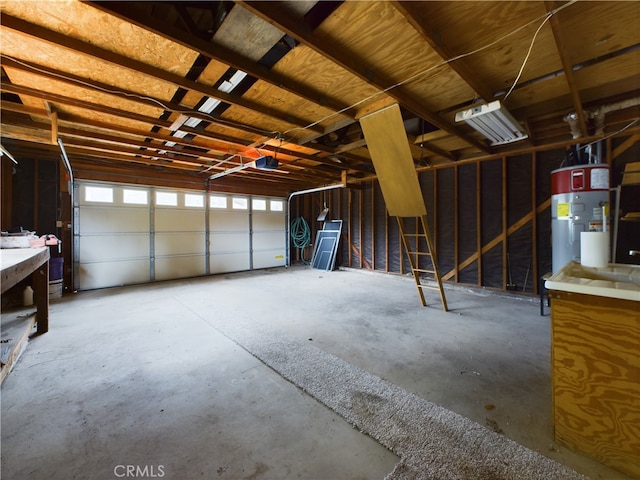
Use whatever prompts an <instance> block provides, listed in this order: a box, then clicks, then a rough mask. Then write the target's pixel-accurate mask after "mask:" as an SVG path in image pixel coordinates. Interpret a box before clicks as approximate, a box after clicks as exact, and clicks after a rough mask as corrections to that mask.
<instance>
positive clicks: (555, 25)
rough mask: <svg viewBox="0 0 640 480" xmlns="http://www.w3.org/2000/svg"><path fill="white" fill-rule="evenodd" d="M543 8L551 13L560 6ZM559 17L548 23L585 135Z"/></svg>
mask: <svg viewBox="0 0 640 480" xmlns="http://www.w3.org/2000/svg"><path fill="white" fill-rule="evenodd" d="M544 3H545V6H546V9H547V12H551V11H552V10H555V9H556V8H558V7H559V6H561V5H562V3H561V2H555V1H545V2H544ZM559 15H561V14H558V15H553V16H552V17H551V18H550V19H549V23H550V24H551V31H552V32H553V38H554V39H555V42H556V48H557V50H558V55H559V56H560V61H561V63H562V70H563V71H564V77H565V78H566V80H567V85H568V87H569V92H570V93H571V100H572V101H573V108H574V109H575V111H576V115H577V116H578V125H579V126H580V130H581V131H582V134H583V135H586V134H587V121H586V120H585V116H584V110H583V108H582V101H581V100H580V93H579V92H578V87H577V85H576V81H575V78H574V76H573V68H572V67H573V62H572V60H571V55H570V53H569V49H568V48H567V46H566V41H565V38H564V36H565V35H564V31H563V30H562V27H561V25H560V19H559V18H558V17H559Z"/></svg>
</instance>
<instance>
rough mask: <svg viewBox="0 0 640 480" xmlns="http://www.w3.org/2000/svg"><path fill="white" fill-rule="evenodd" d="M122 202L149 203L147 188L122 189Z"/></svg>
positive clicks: (132, 203)
mask: <svg viewBox="0 0 640 480" xmlns="http://www.w3.org/2000/svg"><path fill="white" fill-rule="evenodd" d="M122 202H123V203H126V204H130V205H148V203H149V196H148V195H147V192H146V190H130V189H127V188H125V189H123V190H122Z"/></svg>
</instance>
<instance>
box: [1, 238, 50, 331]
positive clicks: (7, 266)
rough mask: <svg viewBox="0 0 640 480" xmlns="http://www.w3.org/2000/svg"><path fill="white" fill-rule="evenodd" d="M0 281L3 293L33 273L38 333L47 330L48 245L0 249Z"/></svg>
mask: <svg viewBox="0 0 640 480" xmlns="http://www.w3.org/2000/svg"><path fill="white" fill-rule="evenodd" d="M0 268H1V274H0V275H1V283H0V286H1V287H2V291H1V292H0V293H4V292H6V291H7V290H9V289H10V288H11V287H13V286H14V285H16V284H17V283H18V282H20V281H22V280H24V279H25V278H27V277H28V276H29V275H32V274H33V277H32V278H33V281H32V288H33V296H34V300H35V302H36V308H37V311H36V322H37V324H38V329H37V332H38V333H39V334H42V333H47V331H48V330H49V247H43V248H3V249H0Z"/></svg>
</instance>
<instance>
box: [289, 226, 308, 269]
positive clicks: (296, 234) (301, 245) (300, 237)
mask: <svg viewBox="0 0 640 480" xmlns="http://www.w3.org/2000/svg"><path fill="white" fill-rule="evenodd" d="M291 240H292V241H293V246H294V247H295V248H298V249H299V250H300V258H301V259H302V261H303V263H308V261H307V260H305V258H304V249H305V248H307V247H308V246H309V245H311V229H310V228H309V224H308V223H307V221H306V220H305V219H304V218H303V217H298V218H294V219H293V220H292V221H291Z"/></svg>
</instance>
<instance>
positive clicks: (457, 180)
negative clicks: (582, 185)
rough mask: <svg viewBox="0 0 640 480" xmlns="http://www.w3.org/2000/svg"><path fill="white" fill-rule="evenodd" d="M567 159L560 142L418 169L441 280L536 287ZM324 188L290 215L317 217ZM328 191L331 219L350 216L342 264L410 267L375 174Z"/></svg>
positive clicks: (409, 224) (545, 268)
mask: <svg viewBox="0 0 640 480" xmlns="http://www.w3.org/2000/svg"><path fill="white" fill-rule="evenodd" d="M631 150H634V149H633V148H631ZM610 154H611V152H610ZM627 156H628V157H629V158H631V157H632V156H633V155H627ZM564 158H565V150H564V149H556V150H551V151H546V152H539V153H528V154H522V155H517V156H511V157H503V158H496V159H490V160H484V161H476V162H460V163H459V164H450V165H446V166H438V167H436V168H419V169H418V170H419V171H418V180H419V182H420V188H421V190H422V193H423V198H424V202H425V206H426V208H427V222H428V224H429V228H430V230H431V234H432V239H433V241H434V244H435V250H436V256H437V260H438V267H439V269H440V274H441V275H442V277H443V280H445V281H447V282H451V283H461V284H465V285H476V286H484V287H488V288H495V289H501V290H502V289H507V286H509V289H511V290H515V291H518V292H526V293H532V294H534V293H538V289H539V279H540V277H541V276H542V275H544V274H545V273H547V272H550V271H551V214H550V205H551V202H550V197H551V186H550V185H551V171H552V170H554V169H556V168H559V167H560V166H561V165H562V162H563V160H564ZM626 161H632V160H625V161H624V162H623V163H622V164H621V165H618V163H620V162H617V163H616V164H615V165H614V172H621V171H622V170H624V163H625V162H626ZM617 174H618V175H621V173H617ZM614 184H615V180H614V181H612V185H614ZM322 195H323V194H322V192H320V193H314V194H311V195H306V196H304V198H301V199H300V200H299V201H296V202H295V204H294V205H293V207H294V209H293V210H292V217H295V216H297V215H298V214H297V213H295V212H305V214H306V215H307V216H306V218H307V220H308V221H310V220H315V216H316V215H317V213H318V212H319V211H320V210H321V207H322V204H323V197H322ZM328 198H329V202H328V203H329V206H330V213H329V217H328V218H329V219H341V220H343V221H344V224H343V225H344V228H343V234H342V238H341V242H340V247H339V255H338V260H337V265H340V266H345V267H351V268H358V269H359V268H362V269H367V270H376V271H380V272H385V273H390V274H399V275H406V274H410V273H411V270H410V266H409V262H408V258H407V256H406V254H405V253H404V247H402V246H401V243H402V242H401V238H400V235H399V229H398V225H397V222H396V219H395V218H393V217H389V216H388V215H387V210H386V206H385V203H384V198H383V196H382V192H381V189H380V185H379V184H378V182H377V181H376V180H367V181H362V182H360V183H356V184H353V185H350V188H348V189H344V190H343V189H340V190H337V191H332V192H329V194H328ZM296 209H297V210H296ZM639 209H640V208H639ZM310 224H311V221H310ZM316 227H317V226H316ZM320 227H321V225H320ZM405 227H406V229H407V232H409V233H414V232H416V228H417V224H416V222H415V221H414V220H412V219H406V220H405ZM314 235H315V231H314ZM423 247H424V246H423ZM427 261H428V260H427V259H424V258H423V259H421V261H420V266H421V267H422V268H429V267H430V265H426V264H425V263H424V262H427Z"/></svg>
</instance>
